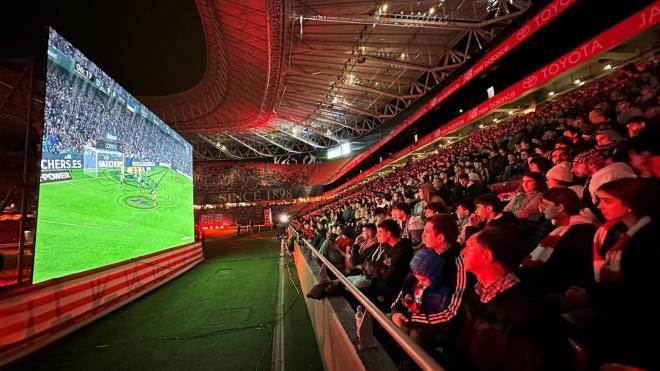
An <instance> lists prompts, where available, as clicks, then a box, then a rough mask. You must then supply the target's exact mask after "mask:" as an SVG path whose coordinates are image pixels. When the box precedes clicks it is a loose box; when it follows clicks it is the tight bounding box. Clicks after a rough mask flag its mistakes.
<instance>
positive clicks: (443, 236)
mask: <svg viewBox="0 0 660 371" xmlns="http://www.w3.org/2000/svg"><path fill="white" fill-rule="evenodd" d="M457 236H458V228H457V227H456V222H455V221H454V220H453V218H452V217H451V216H449V215H448V214H438V215H434V216H432V217H431V218H429V220H427V221H426V224H425V225H424V235H423V239H424V245H425V246H426V249H425V250H420V251H419V252H417V254H422V255H421V256H422V257H424V256H431V255H430V254H429V253H428V252H429V251H430V252H431V253H432V254H433V255H432V258H430V259H432V260H430V261H429V263H432V264H433V269H436V270H437V274H436V275H435V279H434V280H433V285H434V287H435V289H436V290H438V291H437V292H436V293H440V292H441V293H442V295H444V300H443V301H442V302H435V304H438V305H434V306H433V308H430V307H429V308H427V310H423V311H422V310H419V311H416V312H410V311H404V310H402V309H403V308H402V307H401V306H398V307H397V304H402V303H398V302H397V303H395V306H394V308H395V312H397V311H398V312H399V315H395V316H393V317H392V320H394V321H395V323H397V325H403V326H406V327H408V328H416V329H419V330H420V332H421V334H420V335H423V336H424V340H425V341H424V343H425V344H427V345H433V346H438V345H440V346H442V347H443V348H445V350H448V349H449V348H452V347H453V343H454V341H453V339H454V338H455V336H456V331H457V330H458V324H459V323H458V322H459V320H458V318H457V314H458V313H459V308H460V305H461V302H462V298H463V292H464V290H465V282H466V277H465V270H464V269H463V262H462V260H461V258H460V254H459V247H458V245H457V244H456V237H457ZM414 279H415V277H414V276H410V275H409V276H408V279H407V280H406V283H407V285H404V288H403V290H402V292H401V293H400V294H399V297H398V298H399V300H401V299H404V300H405V299H406V294H409V293H411V289H414V286H412V284H413V283H414ZM404 307H405V306H404ZM397 308H398V309H399V310H397Z"/></svg>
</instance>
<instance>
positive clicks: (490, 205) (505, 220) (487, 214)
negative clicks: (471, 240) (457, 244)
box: [466, 193, 518, 238]
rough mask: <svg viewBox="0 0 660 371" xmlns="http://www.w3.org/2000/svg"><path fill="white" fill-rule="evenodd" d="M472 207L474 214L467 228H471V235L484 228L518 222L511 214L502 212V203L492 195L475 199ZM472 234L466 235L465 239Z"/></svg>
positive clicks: (484, 195)
mask: <svg viewBox="0 0 660 371" xmlns="http://www.w3.org/2000/svg"><path fill="white" fill-rule="evenodd" d="M474 205H475V209H474V213H473V214H472V215H471V216H470V218H469V220H468V225H469V227H472V228H473V231H472V233H474V232H476V231H477V230H480V229H483V228H485V227H490V226H506V225H509V224H512V223H513V224H515V223H516V222H517V221H518V220H517V219H516V216H515V215H513V213H511V212H509V211H503V209H504V203H503V202H502V201H500V199H499V198H497V196H495V195H494V194H492V193H486V194H483V195H481V196H479V197H477V199H476V200H474ZM472 233H468V235H467V236H466V238H467V237H469V235H471V234H472Z"/></svg>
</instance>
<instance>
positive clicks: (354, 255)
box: [346, 223, 378, 276]
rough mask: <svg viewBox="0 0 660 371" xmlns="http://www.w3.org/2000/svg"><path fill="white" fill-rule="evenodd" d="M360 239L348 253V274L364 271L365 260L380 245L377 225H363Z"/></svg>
mask: <svg viewBox="0 0 660 371" xmlns="http://www.w3.org/2000/svg"><path fill="white" fill-rule="evenodd" d="M360 237H361V238H360V241H359V242H357V241H356V244H354V245H353V246H351V248H350V249H349V250H347V253H348V259H347V261H346V270H347V272H348V274H347V276H348V275H350V276H354V275H360V274H362V272H363V271H364V267H363V265H362V264H363V263H364V261H365V260H367V259H369V258H370V257H371V255H372V254H373V252H374V251H375V250H376V247H377V246H378V241H377V240H376V225H375V224H371V223H370V224H366V225H365V226H363V227H362V234H361V235H360Z"/></svg>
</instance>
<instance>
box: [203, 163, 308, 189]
mask: <svg viewBox="0 0 660 371" xmlns="http://www.w3.org/2000/svg"><path fill="white" fill-rule="evenodd" d="M308 182H309V176H308V175H307V174H305V173H297V172H284V171H276V170H268V171H265V170H264V171H260V170H257V169H253V168H249V167H243V166H228V167H221V166H213V165H209V166H204V165H200V166H198V167H196V168H195V175H194V183H195V190H196V191H198V192H204V193H213V192H246V191H256V190H260V189H291V188H295V187H301V186H305V185H307V184H308Z"/></svg>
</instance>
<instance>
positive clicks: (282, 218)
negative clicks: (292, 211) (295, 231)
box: [280, 214, 289, 224]
mask: <svg viewBox="0 0 660 371" xmlns="http://www.w3.org/2000/svg"><path fill="white" fill-rule="evenodd" d="M288 222H289V216H288V215H287V214H281V215H280V223H282V224H286V223H288Z"/></svg>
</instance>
